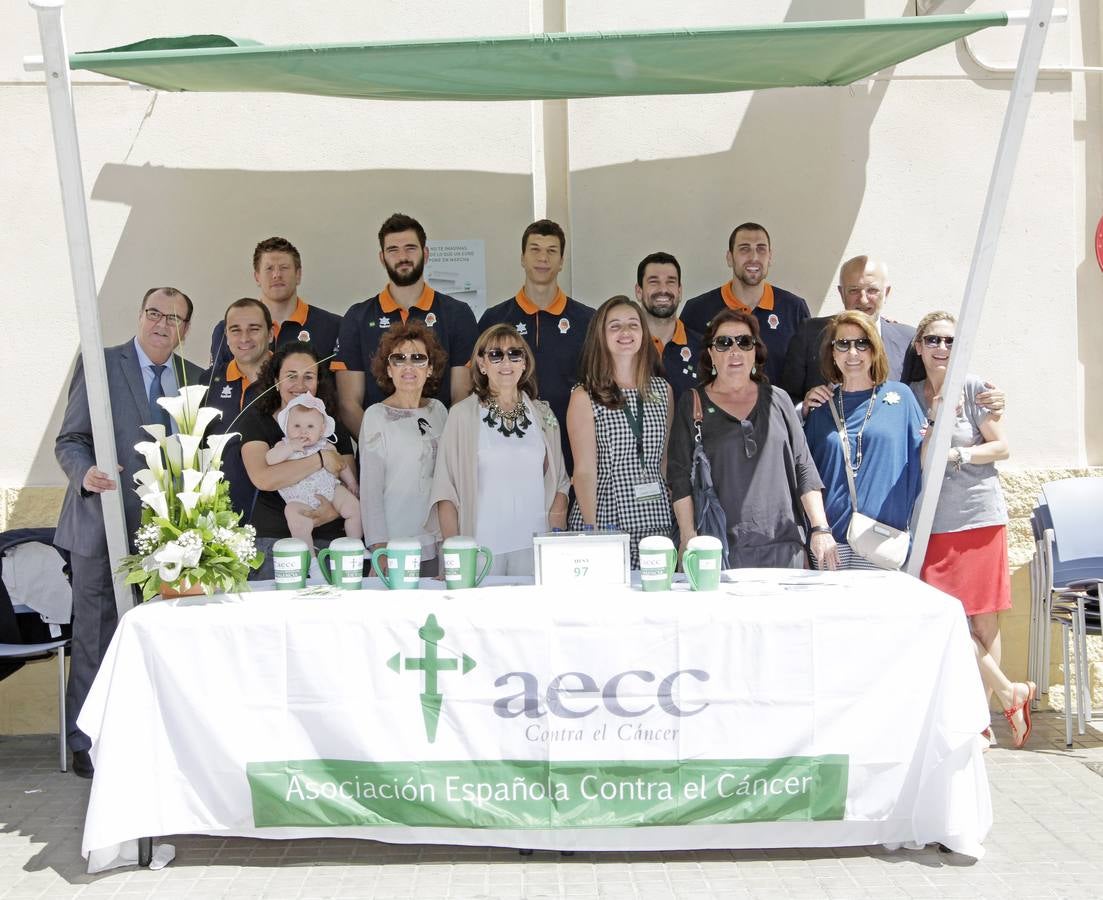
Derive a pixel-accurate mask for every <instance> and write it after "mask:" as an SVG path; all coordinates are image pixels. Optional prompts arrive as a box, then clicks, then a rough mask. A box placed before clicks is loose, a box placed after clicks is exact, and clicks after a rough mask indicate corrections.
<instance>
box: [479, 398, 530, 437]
mask: <svg viewBox="0 0 1103 900" xmlns="http://www.w3.org/2000/svg"><path fill="white" fill-rule="evenodd" d="M483 421H484V422H485V423H486V426H487V428H489V429H490V430H491V431H498V432H500V433H501V434H504V435H505V436H506V437H510V436H516V437H524V435H525V432H526V431H528V430H529V428H530V427H531V426H532V420H531V419H530V418H529V414H528V410H526V409H525V400H524V398H523V397H519V398H518V399H517V405H516V406H514V407H513V408H512V409H502V408H501V407H500V406H499V405H498V401H497V400H494V399H491V400H490V401H489V402H488V403H487V406H486V416H485V417H484V418H483Z"/></svg>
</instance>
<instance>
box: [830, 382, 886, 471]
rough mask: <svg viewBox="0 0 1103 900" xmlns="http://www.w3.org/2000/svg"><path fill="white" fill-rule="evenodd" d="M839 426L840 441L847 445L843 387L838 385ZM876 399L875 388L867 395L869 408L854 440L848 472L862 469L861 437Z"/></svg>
mask: <svg viewBox="0 0 1103 900" xmlns="http://www.w3.org/2000/svg"><path fill="white" fill-rule="evenodd" d="M838 390H839V426H840V430H841V431H842V439H843V440H844V441H847V442H848V443H849V441H850V436H849V435H848V434H847V433H846V411H845V410H844V409H843V386H842V385H841V384H840V385H839V389H838ZM876 399H877V388H876V387H874V388H873V393H872V394H870V395H869V406H868V407H867V408H866V416H865V418H864V419H863V420H862V427H861V428H859V429H858V437H857V438H856V439H855V447H854V462H853V463H850V461H849V460H847V462H848V464H849V465H850V471H851V472H854V473H857V471H858V470H859V469H860V468H862V435H863V434H865V430H866V426H867V425H868V424H869V417H870V416H871V415H873V404H874V401H876Z"/></svg>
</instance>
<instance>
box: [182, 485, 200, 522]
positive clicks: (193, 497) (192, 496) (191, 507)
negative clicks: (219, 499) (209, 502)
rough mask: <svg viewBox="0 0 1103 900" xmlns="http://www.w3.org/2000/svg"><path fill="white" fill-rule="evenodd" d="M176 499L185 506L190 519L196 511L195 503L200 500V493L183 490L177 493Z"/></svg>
mask: <svg viewBox="0 0 1103 900" xmlns="http://www.w3.org/2000/svg"><path fill="white" fill-rule="evenodd" d="M176 499H177V500H179V501H180V505H181V506H183V507H184V512H185V513H186V514H187V516H188V518H189V519H190V518H191V516H192V513H194V512H195V504H197V503H198V502H199V494H198V493H197V492H196V491H181V492H180V493H179V494H177V495H176Z"/></svg>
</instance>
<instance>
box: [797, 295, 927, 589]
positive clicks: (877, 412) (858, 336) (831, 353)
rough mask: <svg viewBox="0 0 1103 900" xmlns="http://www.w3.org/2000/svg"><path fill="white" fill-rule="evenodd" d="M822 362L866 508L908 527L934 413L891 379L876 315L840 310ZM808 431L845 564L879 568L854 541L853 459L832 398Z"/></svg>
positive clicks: (815, 411) (826, 340) (829, 328)
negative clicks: (850, 536) (927, 413)
mask: <svg viewBox="0 0 1103 900" xmlns="http://www.w3.org/2000/svg"><path fill="white" fill-rule="evenodd" d="M820 365H821V367H822V370H823V375H824V377H825V378H826V379H827V381H828V383H829V384H831V385H833V386H834V389H833V392H832V395H831V403H832V404H833V405H834V407H835V411H836V412H837V413H838V414H839V417H840V418H841V419H842V421H843V423H844V424H845V426H846V439H847V442H848V444H849V450H850V468H851V471H852V472H853V473H854V486H855V490H856V492H857V496H858V509H859V510H860V511H861V512H862V513H864V514H865V515H867V516H870V517H871V518H874V519H876V520H877V521H879V522H883V523H884V524H886V525H891V526H892V527H894V528H899V529H902V530H903V529H907V527H908V521H909V520H910V519H911V514H912V506H913V505H914V504H915V501H916V498H917V497H918V496H919V490H920V485H921V480H922V478H921V468H920V459H919V451H920V447H921V446H922V443H923V435H922V429H923V426H924V425H925V424H926V419H925V417H924V415H923V412H922V410H921V409H920V408H919V404H918V403H917V402H916V400H915V396H914V395H913V394H912V392H911V389H910V388H909V387H908V386H907V385H905V384H901V383H899V382H896V381H888V380H887V379H888V372H889V364H888V359H887V357H886V356H885V349H884V345H883V344H882V343H881V336H880V335H879V334H878V332H877V326H876V324H874V322H873V320H872V319H870V318H869V317H868V316H867V315H865V313H861V312H857V311H849V312H844V313H841V314H840V315H837V316H835V318H834V319H833V320H832V322H831V323H830V324H829V325H828V326H827V328H826V329H825V330H824V345H823V351H822V353H821V357H820ZM804 432H805V435H806V436H807V438H808V446H809V447H810V448H811V450H812V458H813V459H814V460H815V462H816V468H817V469H818V470H819V473H820V478H821V479H822V480H823V483H824V509H825V511H826V513H827V521H828V524H830V526H831V532H832V534H834V536H835V540H836V542H837V543H838V553H839V560H840V562H841V564H842V568H851V569H871V568H875V567H874V566H873V565H872V564H871V563H869V562H867V561H866V560H864V559H863V558H862V557H860V556H858V554H857V553H854V552H852V551H851V548H850V546H849V544H847V542H846V538H847V528H848V527H849V525H850V517H851V513H852V512H853V508H852V505H851V502H850V489H849V487H848V485H847V477H846V469H845V466H846V465H847V463H846V461H845V460H844V457H843V450H842V436H841V435H840V433H839V429H838V427H837V426H836V425H835V418H834V416H832V414H831V409H830V408H829V407H828V406H827V404H826V403H825V404H823V405H822V406H819V407H817V408H815V409H813V410H812V412H811V413H810V414H809V416H808V419H807V420H806V421H805V424H804Z"/></svg>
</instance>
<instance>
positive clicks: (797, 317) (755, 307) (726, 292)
mask: <svg viewBox="0 0 1103 900" xmlns="http://www.w3.org/2000/svg"><path fill="white" fill-rule="evenodd" d="M726 258H727V261H728V266H729V267H730V268H731V270H732V280H731V281H730V282H729V283H727V284H724V285H721V286H720V287H718V288H716V289H714V290H711V291H709V292H708V293H706V294H701V295H700V296H699V297H694V298H693V299H692V300H687V301H686V306H685V309H683V310H682V321H683V322H685V323H686V327H687V328H690V329H692V330H693V331H696V332H698V333H699V334H704V333H705V331H706V330H707V329H708V325H709V322H710V321H711V320H712V317H713V316H715V315H716V314H717V313H718V312H719V311H720V310H722V309H724V307H727V308H728V309H738V310H742V311H743V312H747V313H751V314H752V315H753V316H754V317H755V318H756V319H758V330H759V333H760V334H761V336H762V341H763V343H764V344H765V345H766V375H767V376H768V377H769V379H770V382H771V383H772V384H777V383H778V379H779V378H780V377H781V370H782V367H783V365H784V363H785V351H786V350H787V349H788V347H789V341H790V340H792V338H793V335H794V334H796V332H797V329H798V328H799V327H800V323H801V322H803V321H804V320H805V319H807V318H809V317H810V315H811V314H810V313H809V312H808V304H807V303H805V302H804V298H803V297H798V296H797V295H796V294H791V293H790V292H789V291H785V290H782V289H781V288H779V287H775V286H774V285H772V284H770V283H769V282H768V281H766V275H767V274H768V273H769V271H770V262H771V261H772V260H773V250H772V249H771V247H770V235H769V233H768V232H767V231H766V229H765V228H763V227H762V226H761V225H759V224H757V223H756V222H744V223H743V224H742V225H737V226H736V228H735V230H734V231H733V232H732V233H731V236H730V237H729V238H728V253H727V257H726Z"/></svg>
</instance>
